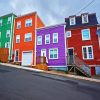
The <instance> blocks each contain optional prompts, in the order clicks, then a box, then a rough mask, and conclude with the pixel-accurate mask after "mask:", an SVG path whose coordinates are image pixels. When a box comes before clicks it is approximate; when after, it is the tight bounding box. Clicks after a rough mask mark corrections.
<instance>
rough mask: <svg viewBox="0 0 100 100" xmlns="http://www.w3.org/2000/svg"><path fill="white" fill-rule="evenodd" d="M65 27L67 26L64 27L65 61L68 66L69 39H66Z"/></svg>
mask: <svg viewBox="0 0 100 100" xmlns="http://www.w3.org/2000/svg"><path fill="white" fill-rule="evenodd" d="M65 27H66V25H64V39H65V60H66V66H67V48H68V47H67V45H66V42H67V40H66V39H67V38H66V32H65Z"/></svg>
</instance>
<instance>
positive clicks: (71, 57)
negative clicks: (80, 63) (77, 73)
mask: <svg viewBox="0 0 100 100" xmlns="http://www.w3.org/2000/svg"><path fill="white" fill-rule="evenodd" d="M73 63H74V48H68V64H69V65H72V64H73Z"/></svg>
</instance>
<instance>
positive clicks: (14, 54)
mask: <svg viewBox="0 0 100 100" xmlns="http://www.w3.org/2000/svg"><path fill="white" fill-rule="evenodd" d="M16 51H18V61H17V62H19V49H15V51H14V62H16V61H15V57H16Z"/></svg>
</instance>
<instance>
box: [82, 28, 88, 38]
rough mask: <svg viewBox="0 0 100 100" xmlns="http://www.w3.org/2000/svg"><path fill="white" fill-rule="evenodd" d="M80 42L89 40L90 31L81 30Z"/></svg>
mask: <svg viewBox="0 0 100 100" xmlns="http://www.w3.org/2000/svg"><path fill="white" fill-rule="evenodd" d="M82 40H90V30H89V29H84V30H82Z"/></svg>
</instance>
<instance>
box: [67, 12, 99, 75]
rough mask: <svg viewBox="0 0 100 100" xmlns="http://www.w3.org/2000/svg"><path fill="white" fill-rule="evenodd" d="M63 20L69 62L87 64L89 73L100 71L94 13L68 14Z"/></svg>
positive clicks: (96, 22) (96, 24) (93, 73)
mask: <svg viewBox="0 0 100 100" xmlns="http://www.w3.org/2000/svg"><path fill="white" fill-rule="evenodd" d="M65 22H66V28H65V31H66V37H67V43H66V44H67V47H68V49H67V53H68V55H69V57H70V58H69V62H70V63H73V62H74V63H77V64H76V65H79V66H80V65H82V66H89V67H90V73H91V75H95V74H96V73H97V74H98V73H100V37H99V35H98V34H97V27H98V21H97V18H96V14H95V13H92V14H88V13H83V14H81V16H75V15H74V16H69V17H68V18H65ZM74 55H75V56H76V57H77V58H76V57H73V56H74ZM71 56H72V58H71ZM70 59H71V60H70ZM72 59H73V61H72ZM71 61H72V62H71ZM82 66H81V67H82Z"/></svg>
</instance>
